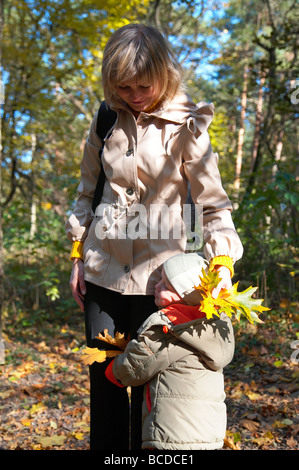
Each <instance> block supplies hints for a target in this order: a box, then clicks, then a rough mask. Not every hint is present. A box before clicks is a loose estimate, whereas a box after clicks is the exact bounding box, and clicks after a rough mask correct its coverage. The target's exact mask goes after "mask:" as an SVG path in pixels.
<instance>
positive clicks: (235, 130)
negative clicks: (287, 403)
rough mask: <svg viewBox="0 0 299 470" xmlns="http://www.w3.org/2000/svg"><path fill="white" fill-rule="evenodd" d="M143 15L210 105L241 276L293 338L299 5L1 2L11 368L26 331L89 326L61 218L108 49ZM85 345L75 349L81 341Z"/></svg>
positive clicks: (157, 0)
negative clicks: (239, 247) (75, 290)
mask: <svg viewBox="0 0 299 470" xmlns="http://www.w3.org/2000/svg"><path fill="white" fill-rule="evenodd" d="M134 21H138V22H140V21H141V22H146V23H147V24H151V25H154V26H155V27H157V28H159V29H160V30H161V31H162V32H163V34H164V35H165V36H166V37H167V38H168V40H169V41H170V43H171V45H172V47H173V49H174V50H175V52H176V54H177V56H178V57H179V60H180V62H181V64H182V66H183V68H184V74H185V83H186V85H187V87H188V90H189V93H190V94H191V96H192V98H193V99H194V101H196V102H197V101H201V100H204V101H208V102H213V103H214V105H215V108H216V113H215V118H214V120H213V122H212V125H211V126H210V136H211V141H212V145H213V148H214V151H216V152H218V154H219V167H220V171H221V175H222V180H223V185H224V187H225V189H226V191H227V193H228V194H229V197H230V199H231V200H232V202H233V205H234V208H235V211H234V213H233V218H234V221H235V224H236V227H237V230H238V232H239V234H240V237H241V239H242V242H243V244H244V249H245V251H244V256H243V259H242V260H241V261H239V262H238V263H237V265H236V276H235V280H239V281H240V286H241V287H244V288H246V287H248V286H249V285H254V286H258V292H257V295H258V296H259V297H262V298H264V299H265V304H266V305H267V306H269V307H271V309H272V310H271V313H270V314H268V316H269V315H271V321H272V322H273V321H275V322H276V325H278V324H279V323H281V322H286V321H287V322H288V329H289V330H288V331H289V332H290V338H291V339H293V340H296V329H297V327H298V311H297V307H298V303H297V302H298V295H297V290H298V244H297V240H298V204H299V195H298V191H297V186H298V177H299V165H298V154H299V147H298V116H299V114H298V112H299V63H298V42H299V39H298V38H299V35H298V32H299V31H298V24H299V12H298V5H296V1H293V0H247V1H240V0H227V1H221V0H210V1H205V2H203V1H200V0H177V1H175V2H174V1H171V0H145V1H144V2H142V3H140V2H139V1H137V0H130V1H128V0H118V1H115V0H106V1H104V0H55V1H54V0H18V1H16V0H9V1H8V0H0V43H1V46H0V73H1V75H0V84H1V88H0V102H1V127H0V159H1V178H0V188H1V189H0V191H1V193H0V201H1V210H0V308H1V312H0V313H1V315H0V318H1V322H0V331H1V335H2V336H1V341H0V344H1V345H2V347H0V350H1V353H2V362H3V363H5V361H6V362H8V364H10V363H13V361H14V357H15V354H16V351H15V349H13V346H12V345H11V346H10V348H9V347H8V345H9V344H12V343H14V342H15V341H17V340H18V341H21V343H24V342H26V340H27V339H28V337H27V336H26V335H28V334H29V333H25V331H26V329H27V331H28V332H29V331H30V332H31V334H32V335H33V337H34V334H35V335H37V336H36V341H39V340H41V338H43V333H44V332H45V331H46V330H47V329H48V330H49V331H51V332H52V335H54V336H53V338H54V339H55V330H53V328H54V325H55V324H56V325H59V327H62V326H63V325H68V327H67V328H69V329H71V328H70V326H69V325H70V324H73V323H74V322H76V321H77V323H78V322H79V328H82V334H83V333H84V332H83V329H84V326H83V322H82V314H81V313H80V311H79V309H78V308H77V307H76V304H75V302H74V300H73V299H72V296H71V292H70V289H69V276H70V269H71V265H70V261H69V253H70V243H69V241H68V240H67V239H66V236H65V232H64V224H65V221H66V219H67V217H68V215H69V214H70V212H71V210H72V207H73V205H74V202H75V199H76V191H77V186H78V183H79V178H80V173H79V172H80V168H79V166H80V161H81V158H82V150H83V146H84V141H85V139H86V137H87V134H88V129H89V125H90V123H91V120H92V117H93V114H94V112H95V111H96V110H97V108H98V106H99V103H100V102H101V100H102V99H103V92H102V88H101V60H102V51H103V47H104V45H105V43H106V41H107V38H108V37H109V36H110V34H111V33H112V32H113V31H114V30H115V29H117V28H119V27H120V26H122V25H123V24H126V23H128V22H134ZM267 321H268V320H267ZM77 327H78V325H77ZM51 328H52V330H51ZM67 328H66V329H67ZM277 328H279V327H278V326H277ZM59 331H61V330H59ZM76 331H77V330H76ZM278 331H279V330H278V329H277V330H276V332H278ZM33 332H34V333H33ZM297 335H298V334H297ZM53 338H52V339H53ZM297 339H298V338H297ZM74 341H75V339H74ZM76 341H77V343H76ZM76 341H75V343H76V346H77V347H80V344H82V341H84V339H83V340H80V339H78V338H77V339H76ZM80 341H81V343H80ZM75 343H74V344H75ZM296 344H297V343H296ZM7 347H8V352H7V351H6V358H5V354H4V349H5V348H7ZM288 347H290V346H289V345H288ZM10 350H11V352H9V351H10ZM289 351H290V352H289V355H290V354H291V350H289ZM276 354H277V351H276Z"/></svg>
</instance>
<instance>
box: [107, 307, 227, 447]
mask: <svg viewBox="0 0 299 470" xmlns="http://www.w3.org/2000/svg"><path fill="white" fill-rule="evenodd" d="M198 316H199V311H198V307H193V306H192V307H191V306H186V305H182V304H180V305H173V306H171V307H168V308H165V309H163V310H161V311H159V312H156V313H154V314H152V315H151V316H150V317H149V318H148V319H147V320H146V321H145V322H144V323H143V325H142V326H141V328H140V330H139V336H138V339H137V340H132V341H130V342H129V343H128V345H127V348H126V350H125V352H124V353H123V354H120V355H119V356H117V357H116V358H115V359H114V360H113V361H112V362H111V363H110V365H109V366H108V367H107V370H106V376H107V378H108V379H109V380H111V381H112V382H114V383H116V384H122V385H124V386H128V385H131V386H137V385H142V384H146V385H145V388H144V401H143V430H142V441H143V443H142V447H143V448H153V449H175V450H178V449H218V448H221V447H222V446H223V439H224V437H225V431H226V405H225V403H224V399H225V392H224V380H223V368H224V367H225V366H226V365H227V364H228V363H229V362H230V361H231V360H232V357H233V354H234V334H233V328H232V324H231V321H230V320H229V318H228V317H227V316H226V315H224V314H221V317H220V318H218V317H214V318H213V319H212V320H207V319H206V318H198ZM196 317H197V319H194V318H196Z"/></svg>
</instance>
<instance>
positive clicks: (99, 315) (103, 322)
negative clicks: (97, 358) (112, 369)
mask: <svg viewBox="0 0 299 470" xmlns="http://www.w3.org/2000/svg"><path fill="white" fill-rule="evenodd" d="M86 287H87V292H86V295H85V299H84V303H85V330H86V341H87V346H89V347H93V348H94V347H97V348H99V349H108V348H110V349H113V346H111V345H109V344H107V343H103V342H102V341H100V340H98V339H95V336H98V334H99V333H102V332H103V331H104V329H107V330H108V333H109V334H110V335H111V336H114V335H115V333H116V331H119V332H120V333H125V334H126V335H127V334H130V338H131V339H132V338H136V336H137V330H138V328H139V326H140V325H141V324H142V323H143V321H144V320H145V319H146V318H147V317H148V316H149V315H151V313H153V312H155V311H156V310H157V307H156V305H155V302H154V296H149V295H122V294H120V293H118V292H114V291H111V290H108V289H105V288H103V287H99V286H96V285H94V284H91V283H89V282H87V283H86ZM107 365H108V360H107V361H105V362H103V363H94V364H92V365H91V366H90V449H91V450H128V449H130V448H131V449H132V450H138V449H141V425H142V422H141V420H142V416H141V408H142V399H143V386H140V387H132V391H131V403H129V397H128V394H127V389H126V388H125V387H124V388H121V387H118V386H117V385H114V384H113V383H111V382H110V381H109V380H108V379H107V378H106V376H105V374H104V373H105V369H106V367H107ZM130 431H131V432H130Z"/></svg>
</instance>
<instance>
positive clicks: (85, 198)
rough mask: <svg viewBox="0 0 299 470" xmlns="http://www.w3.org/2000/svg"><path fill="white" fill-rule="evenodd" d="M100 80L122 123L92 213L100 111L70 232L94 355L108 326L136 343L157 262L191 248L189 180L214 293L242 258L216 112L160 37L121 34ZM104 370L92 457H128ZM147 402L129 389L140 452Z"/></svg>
mask: <svg viewBox="0 0 299 470" xmlns="http://www.w3.org/2000/svg"><path fill="white" fill-rule="evenodd" d="M102 82H103V89H104V96H105V100H106V103H107V104H108V105H109V106H110V107H111V108H112V109H113V110H114V111H116V114H117V119H116V123H115V125H114V127H113V129H112V132H111V133H109V134H108V136H107V137H106V139H105V146H104V150H103V153H102V163H103V168H104V171H105V175H106V181H105V186H104V190H103V197H102V201H101V204H100V205H99V207H98V208H97V210H96V211H95V214H94V213H93V211H92V200H93V195H94V191H95V187H96V184H97V179H98V175H99V172H100V161H99V157H98V151H99V148H100V147H101V146H102V142H101V140H100V138H99V137H98V135H97V134H96V122H97V117H98V116H97V114H96V116H95V117H94V120H93V122H92V124H91V128H90V133H89V136H88V138H87V141H86V144H85V149H84V155H83V160H82V164H81V182H80V185H79V187H78V193H79V195H78V200H77V203H76V206H75V208H74V211H73V213H72V215H71V217H70V218H69V220H68V222H67V224H66V230H67V236H68V238H69V239H70V240H71V241H72V242H73V249H72V253H71V259H72V260H73V268H72V274H71V281H70V285H71V289H72V292H73V296H74V298H75V300H76V301H77V302H78V304H79V305H80V307H81V308H82V309H84V310H85V319H86V334H87V341H88V345H89V346H97V347H99V342H98V340H94V338H95V336H97V335H98V333H99V332H101V331H103V330H104V329H105V328H107V329H108V331H109V333H110V334H111V335H114V334H115V331H121V332H125V333H126V334H130V336H131V338H133V337H136V331H137V329H138V327H139V326H140V325H141V324H142V322H143V321H144V320H145V318H147V317H148V316H149V315H150V314H151V313H153V312H154V311H155V303H154V292H155V284H156V283H157V282H158V281H159V279H160V276H161V274H160V273H161V265H162V264H163V262H164V261H165V260H166V259H167V258H169V257H170V256H172V255H174V254H176V253H180V252H183V251H184V250H185V248H186V234H185V233H184V229H183V226H184V225H183V223H182V207H183V204H184V203H185V201H186V195H187V185H188V183H189V184H190V187H191V196H192V199H193V201H194V202H195V204H197V205H198V206H197V207H202V220H203V238H204V254H205V257H206V259H207V260H208V261H209V263H210V268H211V269H217V270H218V271H219V275H220V277H221V279H222V280H221V282H220V283H219V285H218V290H217V291H216V290H215V292H214V295H215V296H217V295H218V291H219V289H221V288H222V287H230V285H231V276H232V274H233V265H234V263H235V261H236V260H238V259H239V258H240V257H241V255H242V245H241V242H240V240H239V237H238V235H237V233H236V230H235V227H234V224H233V222H232V219H231V210H232V208H231V204H230V201H229V199H228V197H227V195H226V193H225V191H224V190H223V188H222V185H221V179H220V175H219V171H218V167H217V158H218V157H217V155H216V154H214V153H213V151H212V148H211V145H210V140H209V136H208V133H207V128H208V126H209V124H210V123H211V121H212V118H213V109H214V108H213V105H211V104H210V105H208V104H206V103H199V104H198V105H195V104H194V103H193V102H192V100H191V99H190V97H189V96H188V95H187V94H186V93H185V92H184V91H183V86H182V73H181V68H180V66H179V65H178V63H177V61H176V60H175V58H174V56H173V54H172V52H171V51H170V49H169V47H168V45H167V43H166V41H165V40H164V38H163V36H162V35H161V34H160V33H159V32H158V31H156V30H155V29H154V28H152V27H148V26H144V25H141V24H130V25H126V26H124V27H122V28H121V29H119V30H118V31H116V32H115V33H114V34H113V35H112V37H111V38H110V39H109V41H108V43H107V45H106V47H105V51H104V56H103V65H102ZM178 234H179V235H178ZM104 348H106V345H105V346H104ZM105 368H106V364H105V365H102V364H94V365H92V366H91V370H90V380H91V449H105V450H106V449H114V450H115V449H126V448H128V445H129V444H128V441H129V433H128V430H129V409H128V398H127V395H126V392H125V390H122V389H119V388H118V387H113V384H110V383H109V382H108V381H107V380H106V378H105V376H104V370H105ZM141 401H142V388H141V389H139V387H136V388H133V389H132V400H131V421H130V422H131V433H132V435H131V448H132V449H138V448H140V446H141Z"/></svg>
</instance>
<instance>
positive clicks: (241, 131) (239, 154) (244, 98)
mask: <svg viewBox="0 0 299 470" xmlns="http://www.w3.org/2000/svg"><path fill="white" fill-rule="evenodd" d="M247 85H248V65H247V64H246V65H245V67H244V72H243V90H242V96H241V117H240V127H239V133H238V145H237V160H236V171H235V182H234V187H235V189H236V190H238V189H239V188H240V178H241V171H242V157H243V144H244V134H245V116H246V104H247Z"/></svg>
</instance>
